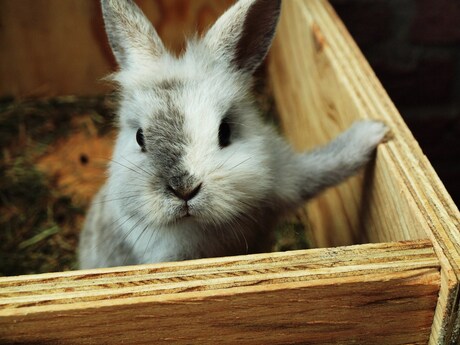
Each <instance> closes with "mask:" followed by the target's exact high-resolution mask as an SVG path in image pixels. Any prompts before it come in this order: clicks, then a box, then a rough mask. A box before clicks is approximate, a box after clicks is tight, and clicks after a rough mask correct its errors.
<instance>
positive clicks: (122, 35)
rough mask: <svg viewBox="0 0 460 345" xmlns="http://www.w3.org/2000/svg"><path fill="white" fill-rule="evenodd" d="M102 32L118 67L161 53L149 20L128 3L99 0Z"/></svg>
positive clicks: (157, 37) (127, 0) (131, 3)
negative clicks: (103, 24)
mask: <svg viewBox="0 0 460 345" xmlns="http://www.w3.org/2000/svg"><path fill="white" fill-rule="evenodd" d="M101 6H102V14H103V17H104V23H105V30H106V32H107V36H108V38H109V42H110V46H111V47H112V51H113V54H114V55H115V58H116V59H117V62H118V64H119V65H120V67H121V68H128V67H129V66H130V65H134V64H137V63H139V62H141V61H142V60H146V59H149V58H158V57H159V56H161V55H162V54H163V53H164V52H165V48H164V45H163V43H162V42H161V39H160V37H159V36H158V34H157V32H156V31H155V29H154V28H153V26H152V24H151V23H150V21H149V20H148V19H147V17H146V16H145V15H144V14H143V13H142V11H141V10H140V8H139V7H137V5H136V4H135V3H134V2H133V1H132V0H101Z"/></svg>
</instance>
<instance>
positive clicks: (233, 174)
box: [79, 0, 388, 269]
mask: <svg viewBox="0 0 460 345" xmlns="http://www.w3.org/2000/svg"><path fill="white" fill-rule="evenodd" d="M101 6H102V13H103V18H104V23H105V28H106V31H107V35H108V39H109V43H110V46H111V48H112V50H113V53H114V56H115V58H116V61H117V63H118V64H119V70H118V72H116V73H115V74H114V75H113V76H112V79H113V80H114V82H115V83H117V84H118V86H119V96H120V104H119V110H118V127H119V133H118V137H117V140H116V143H115V148H114V152H113V159H112V160H111V162H110V164H109V168H108V169H109V173H108V179H107V182H106V183H105V185H104V186H103V187H102V188H101V190H100V191H99V192H98V194H97V195H96V197H95V198H94V200H93V202H92V205H91V207H90V210H89V212H88V215H87V217H86V221H85V224H84V227H83V230H82V234H81V239H80V243H79V265H80V268H82V269H86V268H96V267H109V266H121V265H135V264H144V263H155V262H164V261H180V260H188V259H199V258H207V257H216V256H229V255H238V254H248V253H257V252H262V251H267V250H269V249H270V245H271V241H272V237H273V236H271V235H272V232H273V228H274V226H275V224H276V223H277V221H279V219H280V218H281V217H283V216H284V215H285V214H286V213H287V212H289V211H291V210H293V209H295V208H296V207H298V206H300V205H302V204H303V203H304V202H305V201H307V200H309V199H310V198H312V197H314V196H315V195H317V194H318V193H320V192H321V191H323V190H324V189H325V188H328V187H330V186H333V185H336V184H338V183H340V182H342V181H343V180H345V179H347V178H348V177H350V176H351V175H353V174H355V173H356V172H357V171H358V170H359V169H360V168H362V167H363V166H364V165H366V163H368V162H369V161H370V160H371V158H372V157H373V153H374V151H375V149H376V147H377V145H378V144H379V143H380V142H381V141H382V139H383V138H384V136H385V135H386V133H387V131H388V128H387V126H386V125H385V124H383V123H381V122H378V121H373V120H363V121H359V122H356V123H355V124H353V125H352V126H351V127H350V128H349V129H348V130H346V131H345V132H343V133H342V134H341V135H339V136H338V137H337V138H336V139H334V140H333V141H331V142H330V143H328V144H327V145H325V146H323V147H319V148H316V149H314V150H312V151H309V152H303V153H297V152H295V151H294V150H293V149H292V148H291V147H290V145H289V144H288V143H287V142H286V141H285V139H283V138H282V137H281V136H280V135H279V134H278V133H277V131H276V130H275V129H274V128H273V127H272V126H270V125H268V124H266V123H265V122H264V121H263V120H262V117H261V116H260V114H259V110H258V109H257V107H256V105H255V103H254V101H253V97H252V93H251V87H252V81H253V73H254V72H255V70H256V69H257V67H258V66H259V65H260V64H261V63H262V61H263V60H264V58H265V56H266V54H267V52H268V50H269V48H270V45H271V42H272V39H273V36H274V34H275V29H276V26H277V22H278V18H279V15H280V11H281V0H240V1H237V2H236V3H235V4H234V5H233V6H232V7H230V8H229V9H228V10H227V11H226V12H225V13H224V14H223V15H222V16H221V17H220V18H219V19H218V20H217V21H216V22H215V23H214V25H213V26H211V28H210V29H209V30H208V31H207V33H206V34H204V35H203V36H202V37H201V38H194V39H191V40H190V41H188V43H187V47H186V49H185V52H184V53H183V54H182V55H181V56H179V57H175V56H173V55H172V54H170V53H169V52H168V51H167V50H166V49H165V46H164V45H163V43H162V41H161V40H160V38H159V36H158V34H157V32H156V31H155V29H154V28H153V26H152V24H151V23H150V22H149V20H148V19H147V18H146V17H145V15H144V14H143V13H142V11H141V10H140V9H139V8H138V7H137V5H136V4H135V3H134V2H133V1H131V0H102V1H101Z"/></svg>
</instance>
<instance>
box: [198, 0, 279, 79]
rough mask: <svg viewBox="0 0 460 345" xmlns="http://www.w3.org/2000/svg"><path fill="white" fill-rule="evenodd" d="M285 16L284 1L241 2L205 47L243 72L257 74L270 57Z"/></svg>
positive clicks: (208, 36)
mask: <svg viewBox="0 0 460 345" xmlns="http://www.w3.org/2000/svg"><path fill="white" fill-rule="evenodd" d="M280 12H281V0H240V1H238V2H237V3H236V4H235V5H234V6H232V7H231V8H230V9H229V10H228V11H227V12H225V13H224V14H223V15H222V16H221V17H220V18H219V19H218V20H217V21H216V23H215V24H214V25H213V26H212V27H211V29H210V30H209V31H208V33H207V34H206V36H205V37H204V42H205V44H206V45H207V46H208V47H209V48H210V49H211V50H212V51H213V52H214V53H215V54H217V55H218V58H219V59H224V60H227V61H228V62H230V63H232V64H233V65H236V67H237V68H238V69H240V70H244V71H247V72H251V73H252V72H254V70H255V69H256V68H257V67H258V66H259V65H260V63H261V62H262V60H263V59H264V58H265V55H267V52H268V49H269V48H270V45H271V42H272V40H273V36H274V34H275V29H276V24H277V23H278V18H279V15H280Z"/></svg>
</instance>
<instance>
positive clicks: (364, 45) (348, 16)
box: [330, 0, 460, 205]
mask: <svg viewBox="0 0 460 345" xmlns="http://www.w3.org/2000/svg"><path fill="white" fill-rule="evenodd" d="M330 1H331V3H332V5H333V6H334V8H335V10H336V11H337V12H338V14H339V16H340V17H341V18H342V20H343V21H344V22H345V24H346V26H347V27H348V29H349V30H350V32H351V34H352V36H353V37H354V38H355V40H356V41H357V43H358V45H359V46H360V48H361V49H362V51H363V53H364V55H365V56H366V57H367V59H368V60H369V62H370V64H371V66H372V67H373V69H374V71H375V72H376V74H377V76H378V77H379V79H380V81H381V82H382V84H383V86H384V87H385V88H386V90H387V91H388V93H389V94H390V97H391V98H392V100H393V101H394V102H395V104H396V106H397V107H398V109H399V111H400V112H401V114H402V116H403V117H404V119H405V121H406V123H407V124H408V126H409V127H410V129H411V130H412V132H413V134H414V136H415V138H416V139H417V140H418V142H419V143H420V146H421V147H422V149H423V151H424V153H425V154H426V155H427V156H428V158H429V160H430V161H431V163H432V164H433V166H434V168H435V170H436V171H437V173H438V175H439V176H440V178H441V180H442V181H443V183H444V185H445V186H446V188H447V190H448V191H449V193H450V194H451V196H452V198H453V199H454V201H455V202H456V203H457V205H460V139H459V138H460V1H458V0H330Z"/></svg>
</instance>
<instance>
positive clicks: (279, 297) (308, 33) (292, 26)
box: [0, 0, 460, 345]
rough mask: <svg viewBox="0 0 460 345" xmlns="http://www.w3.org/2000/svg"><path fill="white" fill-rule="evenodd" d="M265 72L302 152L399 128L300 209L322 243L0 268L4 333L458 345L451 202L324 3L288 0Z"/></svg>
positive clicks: (126, 339)
mask: <svg viewBox="0 0 460 345" xmlns="http://www.w3.org/2000/svg"><path fill="white" fill-rule="evenodd" d="M269 72H270V80H271V84H272V87H273V91H274V95H275V98H276V102H277V106H278V109H279V112H280V116H281V118H280V122H281V125H282V129H283V130H284V132H285V133H286V136H287V137H288V138H289V140H290V141H291V142H292V144H293V145H294V146H295V147H296V148H298V149H299V150H301V149H305V148H309V147H312V146H315V145H318V144H322V143H325V142H326V141H328V140H329V139H331V138H332V137H334V136H335V135H337V134H338V133H339V132H340V131H342V130H344V129H345V128H347V127H348V126H349V125H351V123H352V122H353V121H355V120H358V119H363V118H374V119H381V120H382V121H384V122H386V123H387V124H388V125H389V126H390V127H391V129H392V133H393V137H392V139H391V140H390V141H389V142H387V143H386V144H384V145H381V146H380V147H379V149H378V152H377V156H376V160H375V162H374V163H373V164H372V166H369V167H368V168H367V169H366V171H364V172H363V173H362V174H361V175H360V176H357V177H354V178H352V179H350V180H349V181H347V182H346V183H344V184H343V185H341V186H339V187H338V188H334V189H331V190H329V191H327V192H326V193H324V194H323V195H321V196H320V197H318V198H316V199H315V200H313V201H311V202H310V203H309V204H308V205H307V206H306V208H305V210H302V211H300V215H301V217H302V219H304V221H305V222H306V223H308V225H309V228H310V229H311V236H312V239H313V241H314V243H315V245H316V246H317V247H318V248H321V249H311V250H302V251H292V252H284V253H267V254H259V255H248V256H239V257H227V258H215V259H204V260H197V261H186V262H178V263H165V264H156V265H144V266H137V267H121V268H110V269H99V270H91V271H74V272H64V273H53V274H43V275H32V276H20V277H7V278H0V343H12V344H29V343H40V344H118V343H124V344H159V343H179V344H230V343H240V344H323V345H324V344H369V345H370V344H372V345H374V344H386V345H391V344H427V343H430V344H457V342H458V338H459V331H460V317H459V315H460V314H459V311H458V307H459V291H458V290H459V279H460V269H459V265H460V257H459V253H460V233H459V218H460V217H459V212H458V209H457V208H456V206H455V205H454V204H453V202H452V200H451V198H450V197H449V195H448V194H447V192H446V191H445V189H444V187H443V185H442V183H441V182H440V181H439V179H438V177H437V176H436V174H435V173H434V171H433V168H432V167H431V165H430V163H429V162H428V160H427V159H426V157H425V156H424V155H423V153H422V152H421V150H420V148H419V146H418V144H417V142H416V141H415V140H414V138H413V137H412V135H411V133H410V131H409V130H408V128H407V127H406V125H405V124H404V122H403V120H402V119H401V117H400V115H399V114H398V112H397V110H396V109H395V107H394V105H393V104H392V102H391V101H390V99H389V98H388V96H387V94H386V93H385V91H384V90H383V88H382V86H381V85H380V83H379V82H378V80H377V79H376V77H375V75H374V74H373V72H372V70H371V69H370V67H369V65H368V64H367V62H366V61H365V59H364V58H363V56H362V55H361V53H360V52H359V50H358V48H357V46H356V44H355V43H354V42H353V40H352V39H351V37H350V36H349V34H348V33H347V31H346V29H345V28H344V26H343V24H342V23H341V21H340V20H339V19H338V17H337V16H336V14H335V13H334V11H333V10H332V8H331V6H330V5H329V4H328V3H327V1H326V0H285V1H284V4H283V14H282V19H281V22H280V25H279V27H278V33H277V38H276V40H275V43H274V46H273V48H272V51H271V55H270V57H269Z"/></svg>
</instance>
